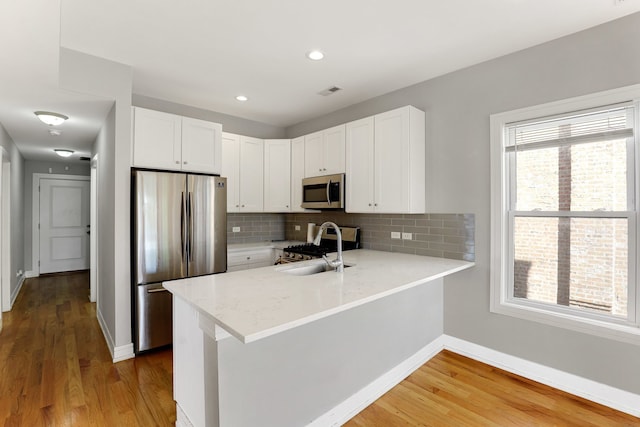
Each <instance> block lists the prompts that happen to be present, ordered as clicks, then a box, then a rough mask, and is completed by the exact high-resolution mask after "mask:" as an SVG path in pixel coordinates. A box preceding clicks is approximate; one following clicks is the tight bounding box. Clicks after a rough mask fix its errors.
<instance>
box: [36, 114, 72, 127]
mask: <svg viewBox="0 0 640 427" xmlns="http://www.w3.org/2000/svg"><path fill="white" fill-rule="evenodd" d="M34 114H35V115H36V117H38V118H39V119H40V121H41V122H42V123H46V124H48V125H49V126H58V125H60V124H62V123H64V121H65V120H68V119H69V117H67V116H65V115H64V114H60V113H52V112H51V111H36V112H35V113H34Z"/></svg>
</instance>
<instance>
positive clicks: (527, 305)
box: [490, 84, 640, 345]
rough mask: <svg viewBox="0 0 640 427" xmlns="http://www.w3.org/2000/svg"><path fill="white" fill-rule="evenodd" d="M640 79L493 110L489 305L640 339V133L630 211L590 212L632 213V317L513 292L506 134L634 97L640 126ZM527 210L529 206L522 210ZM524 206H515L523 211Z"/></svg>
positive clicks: (580, 328)
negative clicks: (513, 128)
mask: <svg viewBox="0 0 640 427" xmlns="http://www.w3.org/2000/svg"><path fill="white" fill-rule="evenodd" d="M639 100H640V84H639V85H633V86H627V87H623V88H619V89H614V90H609V91H605V92H599V93H595V94H590V95H585V96H580V97H576V98H570V99H566V100H561V101H556V102H551V103H546V104H541V105H536V106H533V107H527V108H521V109H518V110H513V111H507V112H503V113H498V114H492V115H491V116H490V144H491V145H490V158H491V259H490V262H491V264H490V267H491V268H490V311H491V312H492V313H496V314H501V315H507V316H512V317H517V318H520V319H525V320H530V321H534V322H539V323H543V324H547V325H552V326H557V327H562V328H566V329H570V330H574V331H579V332H584V333H587V334H591V335H596V336H602V337H606V338H611V339H615V340H618V341H623V342H628V343H633V344H637V345H640V284H639V282H638V276H639V275H640V274H637V273H636V272H638V271H639V269H640V260H639V259H638V250H637V246H638V243H639V242H640V235H639V233H640V230H638V228H640V227H638V219H639V214H638V211H639V208H638V204H639V203H638V202H639V201H640V198H639V197H638V196H639V192H640V175H639V170H640V167H639V165H640V153H639V151H640V149H639V147H638V143H639V141H640V136H639V135H638V132H635V134H634V136H633V138H634V142H633V145H634V148H635V149H634V150H633V159H632V162H633V165H632V166H631V169H629V170H632V171H633V177H632V178H633V186H634V189H633V206H632V207H629V209H632V210H631V211H628V212H625V213H624V215H621V214H622V212H620V211H614V212H602V213H596V214H594V213H593V212H589V217H597V216H602V217H607V218H613V217H622V218H626V217H628V218H629V220H628V227H629V229H628V235H629V253H628V263H629V276H628V286H629V288H630V292H629V293H628V294H629V297H630V299H629V301H628V302H627V305H628V310H629V311H628V313H629V318H628V320H627V319H622V318H620V319H617V318H613V317H611V316H606V315H599V314H597V313H589V312H584V313H582V312H581V313H577V312H576V310H575V309H570V308H568V307H563V306H559V305H552V304H546V303H538V302H536V301H532V300H524V299H515V298H513V296H512V295H513V283H508V282H509V279H510V278H511V277H512V275H511V271H512V269H513V266H512V265H511V264H512V260H513V250H514V247H513V245H512V244H511V242H512V240H513V239H512V237H513V229H512V224H513V220H514V215H513V214H514V212H513V211H511V212H510V210H509V208H510V206H509V202H510V199H511V196H512V195H511V194H510V193H509V192H510V191H512V188H511V187H510V186H509V179H510V177H509V175H508V174H509V173H511V172H512V171H513V167H510V165H509V164H508V163H509V161H508V160H507V156H506V155H505V147H506V143H505V141H506V140H507V134H506V129H507V126H508V125H509V124H511V123H514V122H526V121H533V120H536V119H540V118H546V117H550V116H558V115H560V116H561V115H570V114H572V113H574V112H578V111H582V110H588V109H593V108H598V107H603V106H607V105H611V104H618V103H623V102H629V101H631V102H633V103H634V105H635V107H636V108H635V117H634V121H635V123H634V129H635V130H636V131H638V130H639V126H640V112H639V110H640V102H639ZM522 212H526V213H527V214H529V213H531V212H529V211H522ZM522 212H520V211H519V212H516V214H517V213H522ZM550 213H551V214H554V215H551V216H554V217H555V216H557V215H555V214H557V212H544V213H540V216H550V215H549V214H550ZM579 214H580V213H579V212H571V216H580V215H579Z"/></svg>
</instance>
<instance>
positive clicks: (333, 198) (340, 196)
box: [300, 173, 344, 209]
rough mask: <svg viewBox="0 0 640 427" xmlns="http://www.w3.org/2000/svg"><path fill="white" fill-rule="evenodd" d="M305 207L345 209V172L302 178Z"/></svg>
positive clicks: (303, 204)
mask: <svg viewBox="0 0 640 427" xmlns="http://www.w3.org/2000/svg"><path fill="white" fill-rule="evenodd" d="M300 206H302V207H303V208H305V209H344V174H343V173H340V174H336V175H325V176H314V177H313V178H303V179H302V204H301V205H300Z"/></svg>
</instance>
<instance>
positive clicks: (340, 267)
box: [313, 221, 344, 273]
mask: <svg viewBox="0 0 640 427" xmlns="http://www.w3.org/2000/svg"><path fill="white" fill-rule="evenodd" d="M327 227H333V229H334V230H335V231H336V237H337V239H338V240H337V246H338V257H337V258H336V259H334V260H329V259H328V258H327V256H326V255H324V256H323V257H322V259H324V260H325V261H326V262H327V264H329V265H330V266H331V267H333V268H335V269H336V271H337V272H338V273H342V272H343V271H344V262H343V261H342V232H341V231H340V227H338V226H337V225H336V223H335V222H331V221H327V222H323V223H322V225H321V226H320V228H319V229H318V234H317V235H316V238H315V239H314V240H313V244H314V245H316V246H319V245H320V239H322V232H323V231H324V230H325V229H326V228H327Z"/></svg>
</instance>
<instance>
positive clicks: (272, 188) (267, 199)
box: [264, 139, 291, 212]
mask: <svg viewBox="0 0 640 427" xmlns="http://www.w3.org/2000/svg"><path fill="white" fill-rule="evenodd" d="M290 210H291V140H289V139H267V140H265V141H264V211H265V212H289V211H290Z"/></svg>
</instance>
